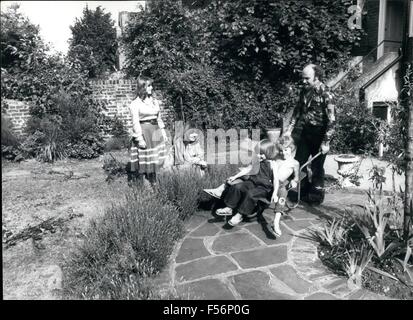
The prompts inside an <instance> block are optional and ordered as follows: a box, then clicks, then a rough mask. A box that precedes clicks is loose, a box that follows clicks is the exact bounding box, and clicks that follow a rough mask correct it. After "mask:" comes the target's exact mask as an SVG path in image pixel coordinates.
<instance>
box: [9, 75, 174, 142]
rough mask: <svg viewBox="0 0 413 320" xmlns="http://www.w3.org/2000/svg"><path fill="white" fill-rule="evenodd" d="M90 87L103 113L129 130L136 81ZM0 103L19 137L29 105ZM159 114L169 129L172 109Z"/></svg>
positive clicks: (96, 82)
mask: <svg viewBox="0 0 413 320" xmlns="http://www.w3.org/2000/svg"><path fill="white" fill-rule="evenodd" d="M91 86H92V90H93V97H94V98H95V99H96V100H98V101H101V102H103V103H104V104H105V106H106V109H107V110H106V111H105V112H104V113H105V114H106V115H107V116H109V117H114V116H115V115H117V117H118V118H119V119H121V120H122V121H123V123H124V125H125V126H126V128H127V129H129V130H130V128H131V127H132V122H131V117H130V114H129V109H128V107H129V104H130V103H131V101H132V99H133V98H134V97H135V91H136V80H94V81H91ZM2 103H6V104H7V105H8V108H7V110H6V115H7V117H8V118H9V119H10V120H11V122H12V124H13V131H14V132H15V133H17V134H19V135H21V134H22V133H23V129H24V126H25V125H26V122H27V119H28V118H29V104H28V103H27V102H23V101H17V100H10V99H2ZM161 112H162V119H163V120H164V122H165V124H166V125H167V127H169V126H170V124H171V123H172V121H173V119H174V113H173V110H172V108H170V107H169V108H165V109H163V110H161Z"/></svg>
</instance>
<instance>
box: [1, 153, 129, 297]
mask: <svg viewBox="0 0 413 320" xmlns="http://www.w3.org/2000/svg"><path fill="white" fill-rule="evenodd" d="M126 156H127V155H126V153H125V152H118V153H117V157H119V158H122V157H126ZM102 165H103V157H100V158H97V159H93V160H83V161H77V160H65V161H57V162H55V163H53V164H47V163H40V162H37V161H35V160H28V161H23V162H21V163H10V162H6V161H3V162H2V199H3V201H2V209H3V210H2V230H3V232H2V233H3V298H4V299H57V298H59V297H60V290H56V289H59V288H60V286H61V284H60V282H61V279H62V275H61V270H60V267H59V266H60V265H61V263H62V262H63V260H64V258H65V257H67V255H68V254H69V253H70V251H71V250H73V249H75V248H76V246H77V245H78V244H80V243H81V242H82V239H83V234H84V232H85V230H86V229H87V227H88V226H89V219H90V218H96V217H98V216H101V215H102V214H103V213H104V210H105V208H106V207H108V206H109V205H110V204H111V203H113V202H116V201H117V199H119V196H120V195H122V194H123V193H124V192H125V191H126V190H127V189H128V186H127V183H126V180H125V179H117V180H115V181H113V182H111V183H107V182H105V179H106V175H105V172H104V171H103V170H102ZM13 239H16V241H12V240H13ZM13 242H15V243H13Z"/></svg>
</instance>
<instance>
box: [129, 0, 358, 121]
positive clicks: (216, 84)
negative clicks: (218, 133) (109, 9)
mask: <svg viewBox="0 0 413 320" xmlns="http://www.w3.org/2000/svg"><path fill="white" fill-rule="evenodd" d="M207 2H210V3H209V5H208V6H207V7H206V8H203V6H199V8H198V9H197V10H187V9H186V7H185V6H182V5H180V4H179V3H177V2H175V1H171V0H163V1H153V2H151V8H150V10H147V11H144V12H140V13H138V14H137V15H136V16H135V18H134V19H132V20H131V21H130V23H129V27H128V28H127V30H126V34H125V35H124V39H123V43H124V45H125V49H126V50H125V51H126V57H127V61H126V62H127V67H126V71H127V73H128V74H129V75H130V76H138V75H140V74H146V75H149V76H152V77H153V78H154V79H155V80H157V81H158V83H159V84H160V85H161V86H162V87H163V89H164V91H165V92H166V93H167V95H166V98H167V100H169V101H168V102H169V103H172V104H173V103H175V106H177V108H178V107H179V109H180V107H181V106H180V104H178V105H177V104H176V102H175V101H181V99H182V108H183V109H184V110H186V112H187V115H188V116H189V117H191V118H192V119H198V120H197V121H196V122H197V124H198V125H200V126H204V127H208V126H209V127H211V126H212V127H214V126H224V127H226V128H228V127H234V126H235V127H237V126H239V127H244V128H252V127H261V128H264V127H267V126H273V125H275V124H277V122H279V120H280V118H281V117H284V115H285V113H286V112H288V111H289V110H290V109H291V107H292V106H293V105H294V103H295V96H294V95H290V94H288V92H290V90H289V88H290V87H291V86H292V85H293V84H295V83H296V82H297V81H298V80H299V71H300V70H301V69H302V67H303V66H304V65H305V64H306V63H309V62H315V63H319V64H321V65H322V66H323V67H324V68H325V69H326V73H327V76H329V75H332V74H336V73H337V72H338V70H339V69H340V68H341V67H342V66H344V64H345V63H346V62H347V61H348V58H349V56H350V51H351V49H352V47H353V46H354V45H356V44H357V42H358V40H359V32H358V31H355V30H350V29H348V27H347V19H348V18H349V15H348V13H347V8H348V6H349V5H351V4H352V3H351V1H346V0H311V1H310V0H309V1H305V2H303V1H293V0H285V1H273V0H245V1H242V2H240V1H221V0H212V1H207ZM197 7H198V6H197ZM296 90H297V88H295V87H294V88H293V90H292V92H296ZM216 114H219V115H221V116H219V117H217V116H216Z"/></svg>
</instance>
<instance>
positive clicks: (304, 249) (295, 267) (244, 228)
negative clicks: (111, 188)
mask: <svg viewBox="0 0 413 320" xmlns="http://www.w3.org/2000/svg"><path fill="white" fill-rule="evenodd" d="M365 199H366V195H363V194H360V193H359V194H349V193H343V192H341V191H335V192H334V193H331V194H327V195H326V200H325V202H324V203H323V204H322V205H321V206H318V207H311V206H308V205H300V206H299V207H298V208H296V209H293V210H292V211H290V213H289V215H286V216H284V217H283V218H282V222H281V226H282V231H283V234H282V236H281V237H280V238H278V239H276V238H275V237H274V236H273V235H272V234H271V233H270V232H269V229H268V228H269V225H268V224H269V223H271V221H272V218H273V210H271V209H270V208H269V209H266V210H265V211H264V214H263V218H264V219H258V220H259V221H257V219H255V220H253V221H249V222H242V223H241V224H240V225H238V226H236V227H234V228H232V229H226V228H224V225H225V220H224V219H221V218H216V217H214V216H213V215H212V214H211V213H210V212H206V211H204V212H198V213H196V214H195V215H194V216H193V217H192V218H191V219H190V220H189V221H188V223H187V225H186V229H187V232H186V235H185V237H184V238H183V239H181V241H180V242H179V243H178V244H177V245H176V247H175V250H174V253H173V255H172V257H171V262H170V264H169V268H168V269H167V270H166V271H165V274H164V275H163V278H164V280H165V282H164V288H171V287H172V288H175V289H176V290H177V292H178V293H179V294H181V295H182V296H184V297H188V298H189V299H208V300H244V299H249V300H303V299H304V300H333V299H345V300H371V299H388V298H386V297H383V296H379V295H377V294H374V293H372V292H370V291H367V290H364V289H355V290H350V289H349V288H348V286H347V279H346V278H344V277H339V276H337V275H335V274H333V273H332V272H331V271H330V270H329V269H327V267H325V266H324V265H323V264H322V263H321V261H320V260H319V258H318V256H317V244H316V243H314V242H312V241H311V240H309V239H308V238H307V237H306V234H307V230H308V228H316V227H317V225H319V224H320V223H321V221H322V219H323V218H325V217H331V216H334V215H335V214H337V213H338V212H339V211H342V210H344V209H345V208H349V207H351V206H352V205H355V204H361V203H363V202H364V201H365Z"/></svg>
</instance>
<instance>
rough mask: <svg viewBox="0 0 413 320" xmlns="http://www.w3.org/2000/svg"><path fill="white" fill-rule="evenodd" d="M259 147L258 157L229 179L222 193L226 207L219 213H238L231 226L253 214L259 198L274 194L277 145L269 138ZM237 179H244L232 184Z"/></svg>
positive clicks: (230, 223) (230, 222) (218, 211)
mask: <svg viewBox="0 0 413 320" xmlns="http://www.w3.org/2000/svg"><path fill="white" fill-rule="evenodd" d="M258 148H259V154H258V157H257V159H254V161H253V163H252V164H251V165H250V166H248V167H247V168H244V169H242V170H241V171H240V172H239V173H238V174H236V175H234V176H232V177H229V178H228V179H227V183H228V184H229V186H228V187H227V188H226V189H225V191H224V193H223V195H222V199H223V201H224V203H225V205H226V207H225V208H222V209H219V210H217V214H219V215H230V214H232V213H233V212H234V211H236V212H237V213H236V214H235V215H234V216H233V217H232V218H231V220H229V221H228V223H229V225H231V226H236V225H237V224H239V223H240V222H241V221H242V219H243V216H249V215H251V214H252V213H253V212H254V210H255V208H256V206H257V202H258V201H259V200H261V199H263V198H264V199H267V198H269V197H271V195H272V194H273V192H272V190H273V178H274V172H273V164H274V161H273V159H274V158H275V157H276V155H277V150H276V146H275V144H274V143H273V142H271V141H269V140H263V141H261V142H260V143H259V146H258ZM237 179H241V180H242V181H241V182H238V183H235V184H232V183H233V182H234V181H235V180H237Z"/></svg>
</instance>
